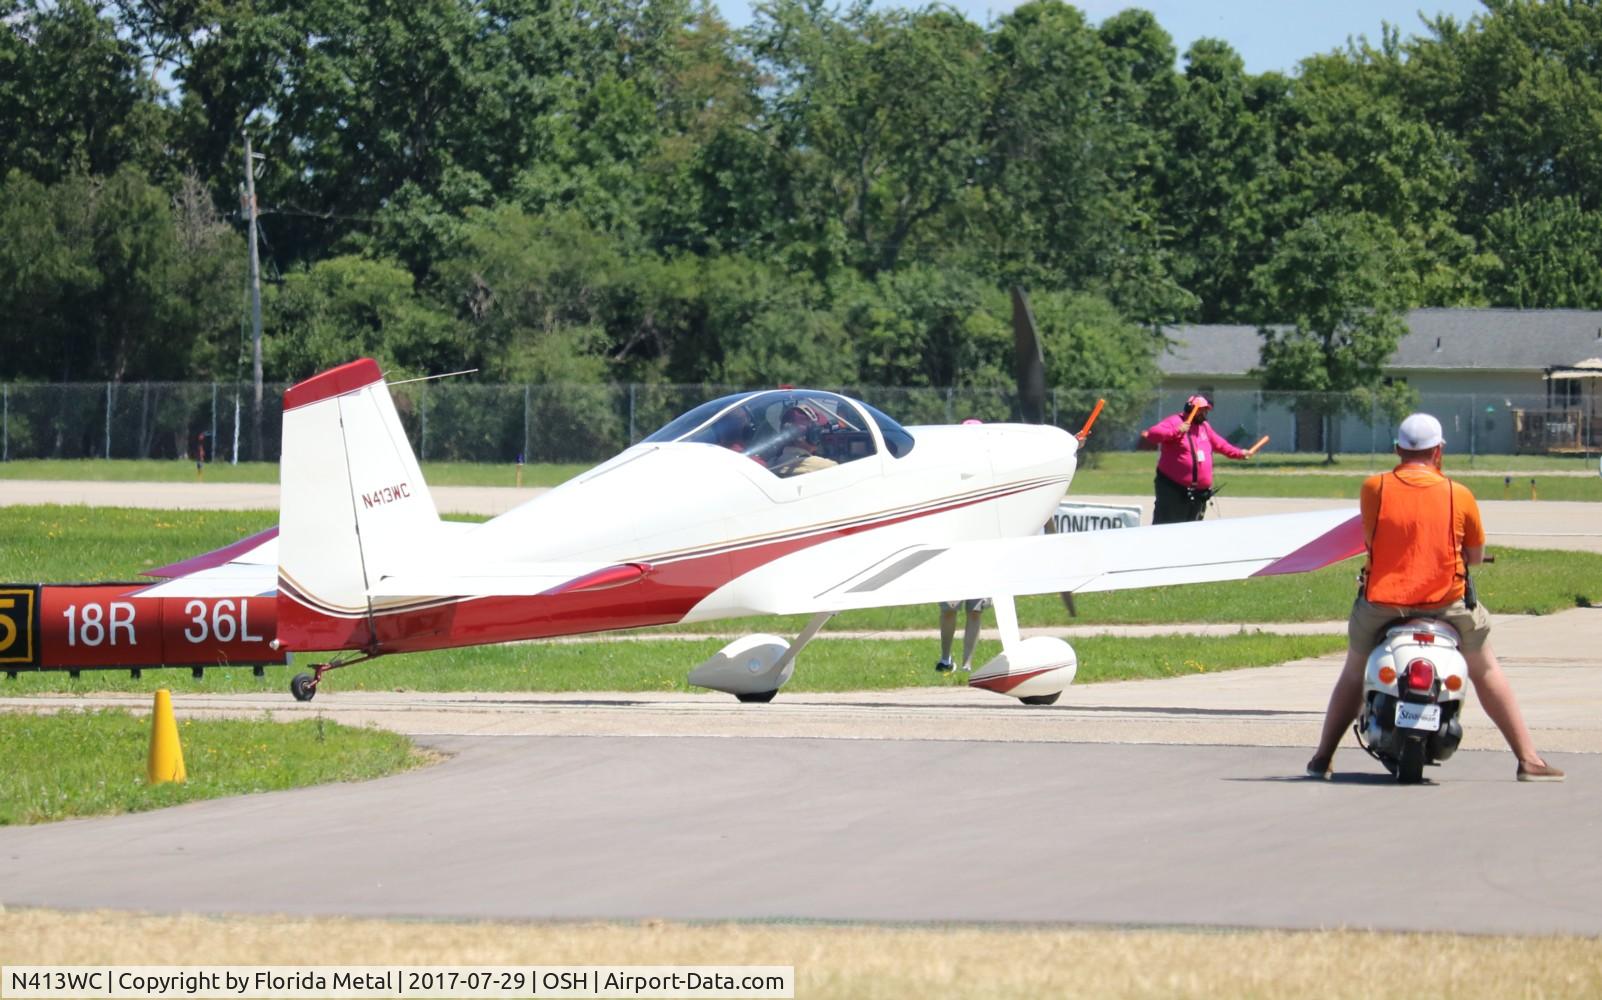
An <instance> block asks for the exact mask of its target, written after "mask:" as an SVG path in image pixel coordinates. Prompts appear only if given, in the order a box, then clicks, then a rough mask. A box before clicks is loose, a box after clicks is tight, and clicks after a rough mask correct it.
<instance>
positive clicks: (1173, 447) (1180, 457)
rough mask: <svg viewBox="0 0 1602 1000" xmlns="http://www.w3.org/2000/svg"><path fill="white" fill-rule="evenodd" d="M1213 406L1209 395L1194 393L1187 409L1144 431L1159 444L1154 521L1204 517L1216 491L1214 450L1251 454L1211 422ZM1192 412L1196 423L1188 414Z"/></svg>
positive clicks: (1242, 456)
mask: <svg viewBox="0 0 1602 1000" xmlns="http://www.w3.org/2000/svg"><path fill="white" fill-rule="evenodd" d="M1212 408H1213V404H1212V403H1209V402H1208V401H1207V397H1206V396H1192V397H1190V398H1189V399H1187V400H1185V408H1184V410H1182V411H1180V412H1179V413H1175V414H1174V415H1173V416H1170V417H1168V418H1167V419H1166V420H1163V421H1161V422H1159V423H1157V424H1155V425H1153V426H1152V427H1151V428H1149V429H1147V430H1146V431H1144V432H1143V433H1142V436H1143V437H1145V438H1146V439H1147V440H1149V441H1154V442H1156V443H1157V447H1158V455H1157V480H1156V488H1157V503H1156V506H1155V507H1154V508H1153V510H1152V517H1151V523H1152V524H1172V523H1173V522H1175V521H1200V520H1201V519H1202V515H1203V514H1204V513H1206V511H1207V500H1208V498H1209V497H1211V496H1212V495H1213V452H1214V451H1218V452H1222V453H1223V454H1224V455H1225V456H1226V457H1228V458H1237V459H1245V458H1250V457H1251V455H1250V454H1248V453H1247V452H1245V451H1242V450H1241V449H1239V448H1237V447H1235V446H1234V445H1232V444H1230V443H1229V442H1228V441H1225V440H1224V438H1223V437H1222V436H1221V435H1220V434H1219V433H1218V432H1217V431H1215V430H1213V428H1212V426H1211V425H1209V424H1208V423H1207V414H1208V411H1210V410H1211V409H1212ZM1192 412H1194V414H1195V422H1194V423H1192V422H1191V420H1190V418H1189V417H1187V414H1190V413H1192Z"/></svg>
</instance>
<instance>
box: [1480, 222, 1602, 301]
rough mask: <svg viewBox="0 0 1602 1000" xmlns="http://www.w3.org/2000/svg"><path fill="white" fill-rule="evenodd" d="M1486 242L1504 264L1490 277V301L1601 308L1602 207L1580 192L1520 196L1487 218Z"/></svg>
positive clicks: (1484, 242)
mask: <svg viewBox="0 0 1602 1000" xmlns="http://www.w3.org/2000/svg"><path fill="white" fill-rule="evenodd" d="M1482 242H1483V244H1484V246H1485V249H1486V251H1487V252H1488V253H1491V254H1494V255H1495V257H1496V259H1497V261H1498V264H1499V266H1498V267H1497V268H1496V269H1495V270H1494V272H1493V273H1492V275H1491V277H1490V280H1489V282H1488V284H1489V287H1488V289H1487V297H1488V298H1489V299H1490V301H1491V304H1493V305H1498V306H1512V307H1513V308H1515V309H1599V308H1602V213H1598V212H1594V211H1593V212H1588V211H1586V210H1585V209H1583V208H1581V207H1580V200H1579V199H1578V198H1574V197H1562V198H1543V199H1539V200H1537V201H1532V202H1515V203H1514V204H1512V205H1509V206H1508V207H1506V208H1503V209H1501V210H1500V211H1497V212H1495V213H1493V214H1492V215H1491V217H1490V218H1489V219H1487V220H1486V222H1485V232H1484V235H1483V237H1482Z"/></svg>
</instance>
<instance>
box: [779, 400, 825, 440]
mask: <svg viewBox="0 0 1602 1000" xmlns="http://www.w3.org/2000/svg"><path fill="white" fill-rule="evenodd" d="M779 423H780V424H781V425H782V426H783V427H784V428H785V430H786V431H790V432H791V433H793V434H794V435H795V437H797V438H801V437H804V438H806V442H807V444H811V445H816V444H817V443H818V442H820V441H822V440H823V425H824V420H823V418H822V417H820V416H818V415H817V414H815V413H813V412H812V409H811V407H808V406H803V405H796V406H792V407H790V408H789V409H788V410H785V411H784V416H783V417H781V418H780V420H779Z"/></svg>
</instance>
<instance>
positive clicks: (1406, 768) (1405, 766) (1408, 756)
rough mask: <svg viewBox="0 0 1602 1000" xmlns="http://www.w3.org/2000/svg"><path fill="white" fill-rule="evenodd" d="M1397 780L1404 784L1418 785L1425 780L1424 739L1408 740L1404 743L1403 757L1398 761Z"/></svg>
mask: <svg viewBox="0 0 1602 1000" xmlns="http://www.w3.org/2000/svg"><path fill="white" fill-rule="evenodd" d="M1396 780H1397V781H1398V782H1399V783H1401V784H1403V785H1416V784H1418V783H1419V782H1421V781H1423V780H1424V741H1423V740H1408V741H1407V742H1406V743H1403V744H1402V759H1401V760H1399V761H1397V762H1396Z"/></svg>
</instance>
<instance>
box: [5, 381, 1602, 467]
mask: <svg viewBox="0 0 1602 1000" xmlns="http://www.w3.org/2000/svg"><path fill="white" fill-rule="evenodd" d="M284 388H285V387H284V386H281V385H271V386H266V387H264V389H263V394H262V403H261V419H260V432H259V440H258V433H257V421H256V420H255V418H254V412H255V406H254V398H253V391H252V388H251V386H250V385H248V384H240V383H226V382H215V383H184V382H123V383H94V384H83V383H74V384H52V385H31V384H4V385H0V460H6V461H9V460H12V459H25V458H103V457H109V458H147V459H148V458H156V459H159V458H191V459H192V458H194V457H196V455H197V451H200V452H203V453H204V457H205V458H206V460H207V461H277V459H278V449H279V429H280V420H279V411H280V408H281V406H282V401H283V393H284ZM743 388H746V387H741V386H719V385H654V384H652V385H647V384H632V385H631V384H600V385H482V384H475V383H465V382H415V383H409V384H402V385H397V386H395V387H394V388H393V390H392V391H393V393H394V397H395V404H396V407H397V409H398V410H399V411H400V415H401V421H402V423H403V424H404V425H405V427H406V432H407V434H408V436H409V437H410V438H411V442H412V446H413V447H414V448H415V449H416V450H417V453H418V455H419V457H421V458H422V459H423V460H425V461H464V462H514V461H517V460H518V459H519V458H520V457H521V458H522V459H523V460H524V461H527V462H594V461H599V460H601V459H604V458H606V457H608V456H610V455H613V454H615V453H617V452H618V451H621V450H622V449H623V448H625V447H627V446H628V445H629V444H631V443H633V442H636V441H639V440H640V439H642V438H644V437H645V436H646V435H648V434H650V433H651V432H652V431H654V430H655V429H656V428H658V427H660V426H662V425H663V424H665V423H667V422H668V421H669V420H671V419H672V418H673V417H674V416H676V415H678V414H680V413H682V412H684V411H685V410H688V409H690V408H691V407H693V406H695V405H697V404H699V403H701V402H704V401H706V400H708V399H712V398H715V397H717V396H722V395H726V394H729V393H732V392H738V391H741V390H742V389H743ZM834 388H837V389H838V390H839V391H841V392H843V393H845V394H847V395H850V396H854V397H856V398H859V399H863V400H865V401H867V402H870V403H872V404H873V405H875V406H877V407H879V408H880V409H881V410H883V411H885V412H886V413H889V414H890V415H891V416H894V417H895V418H896V419H898V420H900V421H901V422H902V423H904V424H909V425H911V424H924V423H956V422H960V421H962V420H964V419H968V418H976V419H980V420H986V421H995V420H1008V419H1015V418H1016V417H1017V415H1018V413H1019V408H1018V399H1017V395H1016V393H1014V392H1011V391H1007V390H990V389H974V388H946V389H937V388H892V387H886V386H838V387H834ZM1187 395H1189V391H1188V390H1182V389H1159V390H1155V391H1153V392H1151V393H1147V394H1142V395H1139V396H1135V395H1130V394H1118V393H1105V392H1097V391H1095V390H1088V389H1087V390H1067V389H1062V390H1056V391H1053V392H1052V393H1051V394H1050V396H1049V398H1048V399H1047V404H1046V415H1047V419H1048V420H1050V421H1051V422H1052V423H1055V424H1057V425H1059V426H1062V427H1066V428H1068V429H1070V430H1072V429H1077V428H1078V427H1079V426H1080V425H1081V424H1082V423H1083V422H1084V419H1085V417H1086V416H1087V415H1088V414H1089V413H1090V410H1091V408H1092V407H1093V406H1094V404H1095V401H1096V399H1097V398H1099V397H1104V398H1106V399H1107V408H1106V410H1105V412H1104V414H1103V416H1102V418H1101V420H1100V421H1099V422H1098V424H1097V447H1098V450H1120V449H1129V448H1133V447H1135V445H1136V442H1137V440H1138V437H1139V432H1140V430H1141V429H1142V428H1144V427H1147V426H1149V425H1150V424H1153V423H1156V422H1157V421H1158V420H1160V419H1162V418H1163V417H1164V416H1166V415H1168V414H1171V413H1176V412H1178V411H1180V410H1181V409H1182V408H1183V406H1184V403H1185V398H1186V396H1187ZM1212 402H1213V412H1212V423H1213V426H1214V427H1215V428H1216V429H1217V430H1218V431H1219V432H1220V433H1222V434H1224V435H1225V436H1226V437H1229V438H1231V439H1232V440H1234V441H1235V442H1237V443H1243V444H1249V443H1251V442H1252V441H1255V440H1257V439H1258V438H1259V437H1261V436H1263V435H1264V434H1267V435H1271V436H1272V438H1273V442H1274V443H1273V450H1275V451H1303V452H1324V451H1333V452H1336V453H1341V454H1364V453H1367V454H1383V453H1388V452H1389V451H1390V449H1391V442H1392V439H1393V434H1394V430H1395V422H1394V421H1395V415H1394V414H1390V413H1387V412H1385V411H1384V410H1383V409H1382V408H1381V407H1380V406H1379V405H1378V404H1373V405H1369V406H1367V407H1366V408H1365V407H1356V408H1355V409H1354V407H1353V406H1352V405H1351V401H1350V399H1349V398H1348V397H1343V396H1318V395H1310V394H1290V393H1272V392H1258V391H1252V390H1231V389H1223V390H1219V391H1217V392H1215V393H1214V394H1213V396H1212ZM1417 408H1418V409H1421V410H1424V411H1426V412H1429V413H1433V414H1435V415H1436V416H1437V417H1439V418H1440V420H1441V423H1442V425H1443V426H1444V427H1445V429H1446V434H1447V437H1448V440H1449V442H1450V447H1451V449H1452V450H1453V452H1455V453H1457V454H1468V455H1509V454H1520V453H1535V454H1544V453H1566V454H1584V453H1590V452H1596V451H1602V405H1599V404H1598V403H1597V402H1596V400H1595V399H1594V398H1593V399H1590V400H1587V401H1586V402H1584V403H1582V404H1581V405H1579V406H1574V405H1569V406H1553V405H1550V404H1549V403H1548V401H1547V399H1546V397H1545V396H1543V395H1527V396H1508V395H1487V394H1467V393H1464V394H1452V393H1428V392H1426V393H1421V394H1420V398H1419V402H1418V407H1417Z"/></svg>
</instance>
